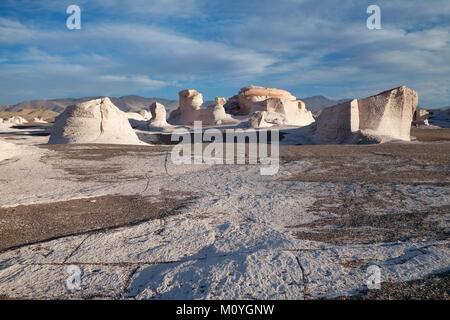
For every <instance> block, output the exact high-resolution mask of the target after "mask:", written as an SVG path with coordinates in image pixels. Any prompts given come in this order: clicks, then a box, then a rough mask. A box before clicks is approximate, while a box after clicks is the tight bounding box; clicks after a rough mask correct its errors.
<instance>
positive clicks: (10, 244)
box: [0, 136, 450, 299]
mask: <svg viewBox="0 0 450 320" xmlns="http://www.w3.org/2000/svg"><path fill="white" fill-rule="evenodd" d="M44 142H45V137H36V136H33V137H26V138H23V139H20V140H15V141H14V143H18V144H21V145H23V146H24V147H27V148H26V151H24V152H23V153H22V154H20V155H19V156H17V157H13V158H11V159H7V160H4V161H2V162H0V183H1V190H0V230H1V231H2V237H1V242H0V245H1V247H0V297H2V298H8V299H16V298H33V299H55V298H85V299H96V298H107V299H213V298H219V299H237V298H242V299H324V298H325V299H329V298H338V299H348V298H358V299H359V298H362V299H364V298H374V299H377V298H381V299H386V298H395V297H400V298H408V297H409V298H411V297H419V298H438V299H448V291H449V288H448V271H449V269H450V248H449V244H450V243H449V231H450V212H449V211H450V143H411V144H390V145H381V146H281V147H280V154H281V164H280V170H279V172H278V174H276V175H275V176H261V175H260V174H259V166H258V165H216V166H210V165H182V166H181V165H180V166H176V165H173V164H171V162H170V161H167V155H166V152H167V151H168V150H170V148H168V147H164V146H107V145H102V146H99V145H91V146H86V145H72V146H68V145H66V146H46V145H44V144H40V143H44ZM72 265H75V266H78V267H79V268H80V270H81V272H82V275H81V284H80V285H81V287H80V289H79V290H72V291H70V290H68V289H67V287H66V281H67V279H68V278H69V276H70V273H69V269H68V267H69V266H72ZM372 265H376V266H378V267H379V268H380V271H381V281H382V283H381V290H368V289H367V285H366V281H367V279H368V277H369V274H368V273H367V268H368V267H369V266H372Z"/></svg>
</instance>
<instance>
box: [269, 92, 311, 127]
mask: <svg viewBox="0 0 450 320" xmlns="http://www.w3.org/2000/svg"><path fill="white" fill-rule="evenodd" d="M265 103H266V110H267V112H268V114H269V115H270V114H272V113H277V114H279V115H281V117H282V119H283V121H282V123H281V124H283V125H289V126H299V127H303V126H308V125H310V124H311V123H313V122H314V121H315V120H314V117H313V115H312V113H311V111H308V110H307V109H306V106H305V103H304V102H303V101H301V100H287V99H284V98H269V99H267V100H266V101H265ZM268 118H270V116H269V117H268ZM277 118H278V117H277Z"/></svg>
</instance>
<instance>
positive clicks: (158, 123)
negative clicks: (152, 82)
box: [148, 102, 171, 129]
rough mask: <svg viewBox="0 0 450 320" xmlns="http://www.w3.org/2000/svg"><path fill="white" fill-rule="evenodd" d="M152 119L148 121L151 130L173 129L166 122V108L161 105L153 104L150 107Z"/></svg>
mask: <svg viewBox="0 0 450 320" xmlns="http://www.w3.org/2000/svg"><path fill="white" fill-rule="evenodd" d="M150 112H151V119H150V120H149V121H148V127H149V128H150V129H151V128H168V127H171V125H170V124H168V123H167V120H166V107H165V106H164V105H163V104H161V103H159V102H153V103H152V105H151V106H150Z"/></svg>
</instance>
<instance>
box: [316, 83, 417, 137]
mask: <svg viewBox="0 0 450 320" xmlns="http://www.w3.org/2000/svg"><path fill="white" fill-rule="evenodd" d="M417 103H418V95H417V92H415V91H414V90H412V89H410V88H407V87H405V86H402V87H398V88H394V89H391V90H387V91H384V92H382V93H379V94H377V95H375V96H371V97H368V98H365V99H358V100H352V101H349V102H345V103H341V104H338V105H336V106H332V107H329V108H326V109H324V110H323V111H322V113H321V114H320V116H319V118H318V119H317V122H316V125H315V128H314V141H315V142H316V143H358V142H378V143H381V142H387V141H392V140H403V141H410V131H411V121H412V119H413V114H414V112H415V110H416V108H417Z"/></svg>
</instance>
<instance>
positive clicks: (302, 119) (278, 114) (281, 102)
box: [225, 86, 314, 127]
mask: <svg viewBox="0 0 450 320" xmlns="http://www.w3.org/2000/svg"><path fill="white" fill-rule="evenodd" d="M225 110H227V111H229V112H230V113H231V114H236V115H251V117H253V115H252V114H253V113H255V112H258V111H265V112H266V113H265V115H264V118H265V121H266V122H267V123H269V124H272V125H286V126H299V127H302V126H307V125H310V124H311V123H313V122H314V117H313V115H312V113H311V112H310V111H308V110H307V109H306V106H305V103H304V102H303V101H301V100H298V99H297V98H296V97H295V96H293V95H292V94H291V93H290V92H289V91H286V90H282V89H276V88H264V87H255V86H250V87H245V88H242V89H241V90H240V91H239V94H237V95H236V96H234V97H232V98H230V100H229V101H228V103H227V104H226V105H225ZM260 117H261V115H255V116H254V118H255V119H259V118H260ZM256 123H257V122H254V121H253V122H252V123H250V121H249V125H250V126H254V125H256Z"/></svg>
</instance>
